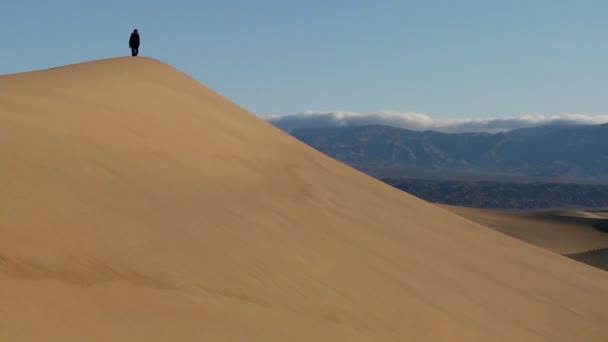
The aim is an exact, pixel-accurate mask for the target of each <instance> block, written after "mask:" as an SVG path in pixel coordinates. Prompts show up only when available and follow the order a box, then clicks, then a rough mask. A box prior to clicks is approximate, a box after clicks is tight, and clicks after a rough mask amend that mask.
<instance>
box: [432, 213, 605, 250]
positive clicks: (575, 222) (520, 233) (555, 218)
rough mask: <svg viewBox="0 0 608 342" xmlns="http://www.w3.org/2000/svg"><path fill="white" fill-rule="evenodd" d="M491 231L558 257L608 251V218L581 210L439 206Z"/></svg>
mask: <svg viewBox="0 0 608 342" xmlns="http://www.w3.org/2000/svg"><path fill="white" fill-rule="evenodd" d="M439 206H440V207H442V208H444V209H447V210H449V211H451V212H453V213H456V214H458V215H461V216H463V217H466V218H468V219H470V220H472V221H475V222H478V223H480V224H482V225H485V226H487V227H489V228H492V229H494V230H497V231H499V232H502V233H504V234H507V235H509V236H512V237H514V238H517V239H520V240H523V241H526V242H529V243H531V244H534V245H537V246H540V247H543V248H546V249H548V250H551V251H553V252H556V253H559V254H574V253H582V252H586V251H589V250H595V249H598V248H608V219H606V218H603V217H601V216H600V215H598V214H595V213H588V212H581V211H548V212H529V213H521V212H511V211H502V210H489V209H477V208H465V207H458V206H449V205H439Z"/></svg>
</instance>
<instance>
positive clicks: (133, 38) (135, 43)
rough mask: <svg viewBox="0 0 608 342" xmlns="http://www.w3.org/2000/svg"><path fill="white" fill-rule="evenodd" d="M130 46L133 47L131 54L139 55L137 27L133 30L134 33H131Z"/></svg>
mask: <svg viewBox="0 0 608 342" xmlns="http://www.w3.org/2000/svg"><path fill="white" fill-rule="evenodd" d="M129 47H130V48H131V56H137V54H138V53H139V32H137V29H135V30H133V33H131V38H129Z"/></svg>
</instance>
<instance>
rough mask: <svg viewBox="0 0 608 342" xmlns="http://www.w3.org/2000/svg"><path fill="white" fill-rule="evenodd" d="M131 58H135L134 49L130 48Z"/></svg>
mask: <svg viewBox="0 0 608 342" xmlns="http://www.w3.org/2000/svg"><path fill="white" fill-rule="evenodd" d="M131 56H135V48H134V47H132V48H131Z"/></svg>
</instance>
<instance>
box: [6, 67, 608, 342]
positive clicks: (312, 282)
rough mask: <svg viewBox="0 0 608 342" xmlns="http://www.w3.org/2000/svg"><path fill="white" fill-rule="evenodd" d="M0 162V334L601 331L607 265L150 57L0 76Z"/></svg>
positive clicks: (393, 336) (250, 336) (376, 335)
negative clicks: (543, 243) (396, 177)
mask: <svg viewBox="0 0 608 342" xmlns="http://www.w3.org/2000/svg"><path fill="white" fill-rule="evenodd" d="M269 96H271V94H270V95H269ZM0 165H2V167H1V168H0V170H1V171H0V172H1V173H0V179H1V180H2V181H1V182H0V236H1V239H0V303H1V305H0V341H412V340H425V341H428V340H445V341H457V340H461V341H474V340H478V341H488V340H510V341H524V340H529V341H537V340H553V341H557V340H562V341H605V340H606V338H607V337H608V325H607V324H606V322H608V273H606V272H603V271H600V270H597V269H595V268H593V267H589V266H587V265H583V264H580V263H578V262H575V261H573V260H569V259H567V258H564V257H562V256H559V255H557V254H555V253H552V252H549V251H546V250H544V249H541V248H537V247H534V246H531V245H529V244H527V243H524V242H521V241H518V240H516V239H512V238H509V237H507V236H504V235H503V234H500V233H498V232H495V231H492V230H490V229H487V228H486V227H483V226H481V225H479V224H477V223H474V222H472V221H469V220H467V219H465V218H462V217H460V216H458V215H456V214H453V213H451V212H449V211H447V210H443V209H441V208H438V207H436V206H434V205H431V204H429V203H426V202H424V201H422V200H419V199H417V198H414V197H412V196H409V195H407V194H404V193H402V192H401V191H399V190H396V189H393V188H391V187H390V186H388V185H385V184H382V183H381V182H378V181H376V180H374V179H372V178H370V177H367V176H365V175H363V174H361V173H359V172H356V171H354V170H352V169H350V168H348V167H346V166H345V165H343V164H340V163H338V162H336V161H333V160H331V159H329V158H328V157H326V156H324V155H322V154H320V153H318V152H316V151H314V150H312V149H311V148H309V147H307V146H305V145H303V144H301V143H299V142H298V141H296V140H295V139H292V138H291V137H289V136H288V135H285V134H284V133H282V132H280V131H279V130H278V129H275V128H273V127H272V126H270V125H269V124H267V123H265V122H264V121H263V120H261V119H259V118H257V117H255V116H254V115H251V114H249V113H248V112H246V111H245V110H243V109H242V108H240V107H238V106H236V105H234V104H233V103H231V102H229V101H227V100H226V99H224V98H223V97H221V96H219V95H218V94H216V93H214V92H213V91H211V90H209V89H208V88H206V87H204V86H203V85H201V84H199V83H198V82H196V81H194V80H192V79H190V78H189V77H187V76H186V75H184V74H182V73H181V72H179V71H177V70H175V69H173V68H171V67H169V66H167V65H165V64H162V63H160V62H157V61H154V60H149V59H145V58H124V59H112V60H104V61H97V62H92V63H85V64H80V65H74V66H69V67H64V68H57V69H53V70H47V71H40V72H32V73H25V74H18V75H9V76H3V77H0Z"/></svg>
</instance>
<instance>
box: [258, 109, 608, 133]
mask: <svg viewBox="0 0 608 342" xmlns="http://www.w3.org/2000/svg"><path fill="white" fill-rule="evenodd" d="M266 119H267V120H268V121H269V122H270V123H272V124H273V125H275V126H277V127H279V128H281V129H282V130H285V131H288V132H291V131H293V130H296V129H302V128H320V127H349V126H367V125H385V126H393V127H399V128H405V129H410V130H416V131H426V130H432V131H438V132H445V133H462V132H490V133H496V132H506V131H510V130H514V129H517V128H525V127H536V126H544V125H554V124H560V125H596V124H603V123H608V114H604V115H585V114H562V115H522V116H506V117H498V118H483V119H433V118H431V117H430V116H428V115H426V114H423V113H413V112H407V113H402V112H377V113H356V112H347V111H336V112H317V111H305V112H302V113H298V114H292V115H285V116H273V117H267V118H266Z"/></svg>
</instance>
